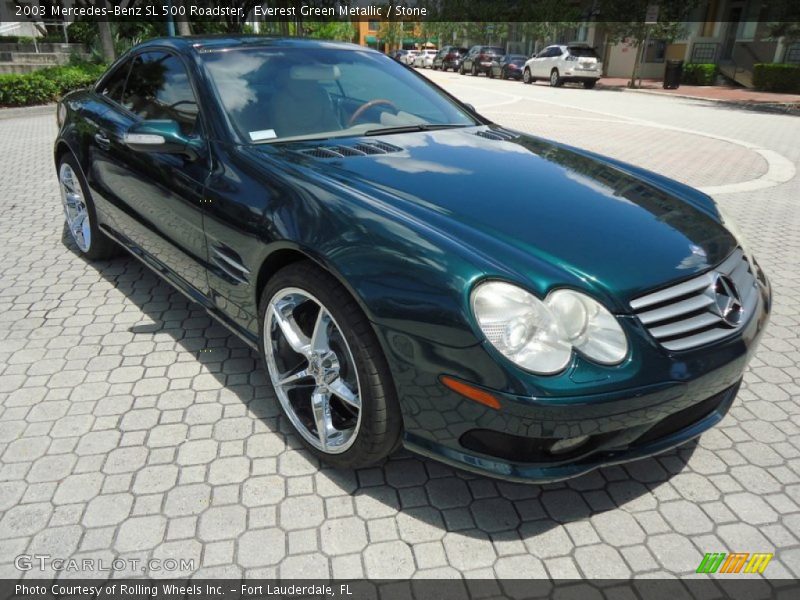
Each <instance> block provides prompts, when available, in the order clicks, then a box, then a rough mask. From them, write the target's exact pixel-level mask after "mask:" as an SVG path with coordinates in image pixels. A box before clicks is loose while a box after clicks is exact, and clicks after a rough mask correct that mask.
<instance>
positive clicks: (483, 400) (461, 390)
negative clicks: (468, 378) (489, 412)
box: [439, 375, 500, 410]
mask: <svg viewBox="0 0 800 600" xmlns="http://www.w3.org/2000/svg"><path fill="white" fill-rule="evenodd" d="M439 381H441V382H442V383H443V384H444V386H445V387H448V388H450V389H451V390H453V391H454V392H455V393H456V394H461V395H462V396H464V397H465V398H469V399H470V400H474V401H475V402H477V403H478V404H483V405H484V406H488V407H489V408H493V409H495V410H500V402H499V401H498V400H497V398H495V397H494V396H492V394H490V393H489V392H485V391H483V390H482V389H480V388H477V387H475V386H473V385H469V384H468V383H464V382H463V381H459V380H458V379H455V378H453V377H449V376H448V375H442V376H441V377H440V378H439Z"/></svg>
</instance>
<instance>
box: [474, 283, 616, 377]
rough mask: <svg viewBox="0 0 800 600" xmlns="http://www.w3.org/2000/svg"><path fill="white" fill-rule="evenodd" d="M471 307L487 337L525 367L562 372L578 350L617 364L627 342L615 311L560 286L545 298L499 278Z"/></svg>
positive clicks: (483, 286)
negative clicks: (540, 298) (614, 313)
mask: <svg viewBox="0 0 800 600" xmlns="http://www.w3.org/2000/svg"><path fill="white" fill-rule="evenodd" d="M472 311H473V313H474V314H475V318H476V319H477V321H478V326H479V327H480V328H481V331H482V332H483V334H484V335H485V336H486V339H487V340H488V341H489V342H490V343H491V344H492V345H493V346H494V347H495V348H497V350H499V351H500V353H502V354H503V355H504V356H505V357H506V358H508V359H509V360H511V361H512V362H514V363H515V364H517V365H519V366H520V367H522V368H523V369H527V370H529V371H533V372H535V373H539V374H542V375H550V374H553V373H558V372H559V371H562V370H563V369H564V368H565V367H566V366H567V365H568V364H569V361H570V359H571V357H572V351H573V349H576V350H579V351H580V352H582V353H583V354H585V355H586V357H587V358H589V359H591V360H593V361H595V362H598V363H602V364H616V363H618V362H620V361H621V360H623V359H624V358H625V356H626V355H627V353H628V342H627V339H626V337H625V334H624V333H623V331H622V328H621V327H620V326H619V323H618V322H617V320H616V319H615V318H614V316H613V315H612V314H611V313H610V312H608V310H606V308H605V307H604V306H602V305H601V304H599V303H598V302H597V301H595V300H593V299H592V298H590V297H589V296H586V295H584V294H581V293H579V292H574V291H572V290H556V291H554V292H552V293H551V294H549V295H548V296H547V298H546V299H545V300H544V302H543V301H541V300H539V299H538V298H537V297H536V296H534V295H533V294H529V293H528V292H526V291H525V290H523V289H522V288H519V287H517V286H515V285H511V284H509V283H504V282H500V281H490V282H487V283H483V284H480V285H479V286H477V287H476V288H475V290H474V291H473V292H472Z"/></svg>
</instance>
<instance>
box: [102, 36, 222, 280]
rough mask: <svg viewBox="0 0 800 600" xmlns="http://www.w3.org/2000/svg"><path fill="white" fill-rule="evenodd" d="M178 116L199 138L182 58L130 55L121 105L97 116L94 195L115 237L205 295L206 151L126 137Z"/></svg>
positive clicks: (193, 97) (199, 126)
mask: <svg viewBox="0 0 800 600" xmlns="http://www.w3.org/2000/svg"><path fill="white" fill-rule="evenodd" d="M152 119H169V120H174V121H177V122H178V124H179V125H180V127H181V129H182V131H183V133H184V134H185V135H188V136H192V137H198V138H203V125H202V119H201V118H200V112H199V105H198V102H197V96H196V94H195V91H194V87H193V85H192V82H191V79H190V74H189V72H188V71H187V69H186V66H185V65H184V63H183V61H182V60H181V59H180V58H179V57H178V56H177V55H175V54H172V53H170V52H167V51H152V50H151V51H146V52H142V53H140V54H138V55H136V56H134V57H133V58H132V61H131V67H130V71H129V73H128V76H127V79H126V83H125V89H124V92H123V94H122V98H121V99H120V102H119V103H118V104H117V103H115V102H113V101H112V106H111V107H110V109H109V110H108V111H106V112H105V113H104V114H103V115H102V117H101V118H100V119H99V120H100V123H99V130H98V133H97V134H96V135H95V136H94V140H93V152H94V159H93V161H92V164H93V168H94V171H95V173H94V178H93V180H94V182H95V185H96V190H93V191H95V192H96V193H98V194H101V195H102V196H103V197H104V199H105V200H106V204H107V205H109V206H110V207H111V212H112V213H113V216H112V219H110V222H111V223H112V227H115V228H116V231H115V233H116V234H117V237H119V238H121V240H122V241H123V243H125V244H126V245H128V246H129V247H130V249H131V250H132V251H134V252H135V253H137V254H139V255H140V256H142V258H143V259H145V260H146V261H147V262H149V263H150V264H151V266H153V267H154V268H156V269H158V270H159V271H161V272H162V273H164V274H165V275H166V276H168V277H169V278H170V279H172V280H173V281H174V282H175V283H176V284H178V285H180V286H182V287H183V288H184V290H185V291H188V292H190V293H193V294H194V293H197V292H199V293H200V294H206V293H207V292H208V278H207V275H206V269H205V266H204V265H205V264H206V262H207V253H206V244H205V236H204V233H203V216H202V214H203V213H202V208H203V206H202V204H203V186H204V184H205V180H206V178H207V176H208V173H209V170H210V165H209V158H208V156H209V154H208V152H207V151H206V152H202V153H201V154H200V156H198V157H196V158H194V159H192V158H189V157H187V156H183V155H179V154H167V153H160V152H159V153H150V152H139V151H134V150H132V149H130V148H129V147H127V146H126V145H125V142H124V136H125V133H126V132H127V130H128V129H129V128H130V127H131V125H133V124H134V123H136V122H138V121H141V120H152Z"/></svg>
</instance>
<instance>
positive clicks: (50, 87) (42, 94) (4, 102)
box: [0, 64, 105, 106]
mask: <svg viewBox="0 0 800 600" xmlns="http://www.w3.org/2000/svg"><path fill="white" fill-rule="evenodd" d="M103 71H105V66H103V65H89V64H82V65H69V66H63V67H49V68H47V69H42V70H40V71H34V72H33V73H26V74H24V75H0V106H31V105H33V104H46V103H48V102H54V101H56V100H58V99H59V98H60V97H61V96H63V95H64V94H66V93H67V92H70V91H72V90H76V89H78V88H82V87H87V86H89V85H91V84H93V83H94V82H95V81H96V80H97V79H98V77H100V75H102V73H103Z"/></svg>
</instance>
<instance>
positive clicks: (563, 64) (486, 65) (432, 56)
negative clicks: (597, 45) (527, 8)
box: [394, 44, 603, 89]
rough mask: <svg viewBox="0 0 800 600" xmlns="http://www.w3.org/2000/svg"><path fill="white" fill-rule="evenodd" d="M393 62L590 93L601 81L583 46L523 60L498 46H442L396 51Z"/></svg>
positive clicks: (550, 49)
mask: <svg viewBox="0 0 800 600" xmlns="http://www.w3.org/2000/svg"><path fill="white" fill-rule="evenodd" d="M394 57H395V59H396V60H398V61H399V62H401V63H404V64H406V65H411V66H414V67H417V68H426V69H427V68H431V69H433V70H438V69H441V70H442V71H447V70H448V69H452V70H453V71H454V72H458V73H459V74H461V75H466V74H467V73H470V74H471V75H473V76H478V75H480V74H484V75H486V76H487V77H490V78H500V79H517V80H521V81H522V82H524V83H528V84H530V83H533V82H534V81H537V80H539V79H542V80H545V81H548V82H549V83H550V85H551V86H552V87H560V86H561V85H563V84H564V83H582V84H583V87H585V88H587V89H591V88H593V87H594V86H595V84H596V83H597V80H598V79H600V77H601V76H602V72H603V64H602V62H601V61H600V57H599V56H598V55H597V53H596V52H595V51H594V48H591V47H589V46H587V45H585V44H555V45H552V46H547V47H546V48H544V49H543V50H542V51H541V52H539V53H538V54H535V55H533V56H531V57H530V58H526V57H525V56H523V55H522V54H507V53H506V52H505V51H504V50H503V48H501V47H499V46H473V47H472V48H470V49H467V48H458V47H456V46H445V47H443V48H442V49H441V50H438V51H436V50H421V51H417V50H399V51H398V52H396V53H395V55H394Z"/></svg>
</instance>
